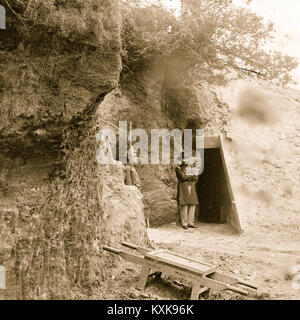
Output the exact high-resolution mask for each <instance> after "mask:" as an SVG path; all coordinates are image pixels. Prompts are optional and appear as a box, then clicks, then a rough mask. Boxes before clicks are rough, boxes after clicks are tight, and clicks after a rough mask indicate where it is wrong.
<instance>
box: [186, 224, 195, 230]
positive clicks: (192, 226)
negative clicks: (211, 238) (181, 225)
mask: <svg viewBox="0 0 300 320" xmlns="http://www.w3.org/2000/svg"><path fill="white" fill-rule="evenodd" d="M188 227H189V228H193V229H196V228H197V227H195V226H194V225H192V224H189V225H188Z"/></svg>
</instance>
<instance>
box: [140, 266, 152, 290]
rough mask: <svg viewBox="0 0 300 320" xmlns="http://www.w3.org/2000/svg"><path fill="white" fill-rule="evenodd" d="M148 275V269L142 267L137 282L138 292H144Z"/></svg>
mask: <svg viewBox="0 0 300 320" xmlns="http://www.w3.org/2000/svg"><path fill="white" fill-rule="evenodd" d="M149 273H150V268H149V267H147V266H144V267H143V268H142V272H141V274H140V280H139V283H138V289H139V290H144V289H145V286H146V283H147V280H148V276H149Z"/></svg>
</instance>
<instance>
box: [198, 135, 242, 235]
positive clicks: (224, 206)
mask: <svg viewBox="0 0 300 320" xmlns="http://www.w3.org/2000/svg"><path fill="white" fill-rule="evenodd" d="M196 190H197V195H198V201H199V208H198V210H197V215H196V219H197V220H199V221H200V222H206V223H228V224H230V225H232V226H233V228H234V229H235V230H237V231H238V232H241V231H242V226H241V222H240V219H239V215H238V211H237V207H236V204H235V199H234V194H233V191H232V187H231V182H230V176H229V172H228V168H227V163H226V154H225V150H224V142H223V138H222V136H218V137H205V139H204V171H203V173H202V174H201V176H200V177H199V179H198V181H197V184H196Z"/></svg>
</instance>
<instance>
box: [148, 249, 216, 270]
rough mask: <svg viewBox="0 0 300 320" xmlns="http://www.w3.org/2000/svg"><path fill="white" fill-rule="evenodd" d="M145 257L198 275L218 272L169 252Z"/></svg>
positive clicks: (210, 267) (212, 267)
mask: <svg viewBox="0 0 300 320" xmlns="http://www.w3.org/2000/svg"><path fill="white" fill-rule="evenodd" d="M145 257H146V258H148V259H152V260H154V261H160V262H163V263H166V264H169V265H171V266H174V267H176V268H182V269H185V270H187V271H192V272H194V273H196V274H200V275H206V274H210V273H212V272H214V271H216V267H214V266H212V265H208V264H207V263H202V262H201V261H196V260H192V259H189V258H186V257H182V256H179V255H174V254H173V253H170V252H168V251H164V250H163V251H153V252H149V253H146V254H145Z"/></svg>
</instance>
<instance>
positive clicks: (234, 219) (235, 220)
mask: <svg viewBox="0 0 300 320" xmlns="http://www.w3.org/2000/svg"><path fill="white" fill-rule="evenodd" d="M219 143H220V154H221V159H222V163H223V168H224V174H225V179H226V184H227V189H228V192H229V196H230V200H231V219H230V223H231V225H232V226H233V227H234V228H235V229H236V230H237V231H238V232H242V231H243V228H242V224H241V221H240V218H239V214H238V211H237V207H236V204H235V199H234V194H233V190H232V186H231V181H230V176H229V171H228V167H227V163H226V153H225V148H224V142H223V137H222V136H221V135H220V136H219Z"/></svg>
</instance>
